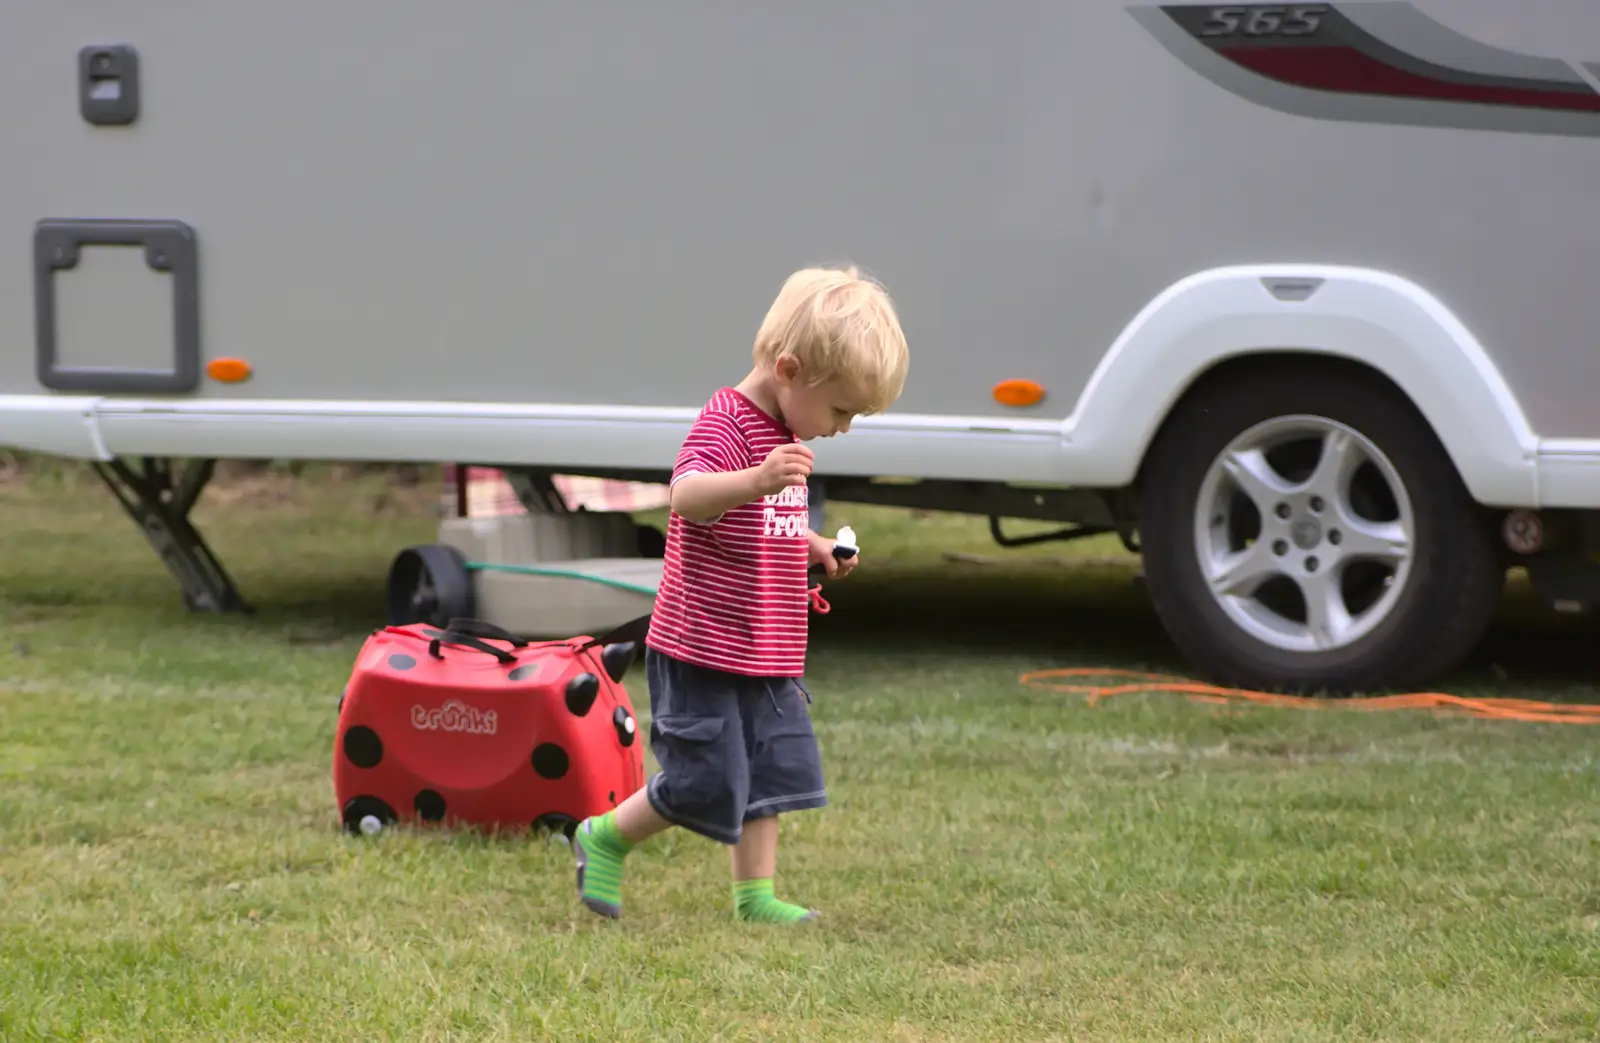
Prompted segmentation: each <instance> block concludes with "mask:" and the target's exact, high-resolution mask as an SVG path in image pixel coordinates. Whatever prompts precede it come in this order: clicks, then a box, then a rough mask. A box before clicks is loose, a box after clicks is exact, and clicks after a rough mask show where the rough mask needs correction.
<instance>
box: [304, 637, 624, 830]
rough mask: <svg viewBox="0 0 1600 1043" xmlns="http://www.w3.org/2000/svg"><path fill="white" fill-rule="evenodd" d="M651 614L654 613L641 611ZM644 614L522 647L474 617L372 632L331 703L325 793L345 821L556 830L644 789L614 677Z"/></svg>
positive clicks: (370, 826) (375, 825)
mask: <svg viewBox="0 0 1600 1043" xmlns="http://www.w3.org/2000/svg"><path fill="white" fill-rule="evenodd" d="M646 618H648V617H646ZM642 622H644V621H643V620H635V621H634V622H633V623H630V624H627V625H625V626H623V627H620V628H618V629H617V630H616V631H613V632H612V633H611V634H609V635H606V636H605V637H603V638H592V637H587V636H585V637H576V638H571V639H569V640H565V641H548V642H540V643H534V644H530V643H528V642H526V641H523V640H521V639H519V638H517V637H515V636H514V635H512V634H510V633H507V632H506V631H504V630H501V629H500V628H498V627H495V626H493V625H491V624H488V623H484V622H482V621H479V620H471V619H454V620H451V622H450V623H449V625H448V626H447V627H446V628H445V629H444V630H442V631H441V630H439V629H437V628H435V627H431V626H427V625H425V624H411V625H407V626H391V627H387V628H385V629H383V630H378V631H375V632H374V633H373V634H372V635H370V636H369V637H368V638H367V640H366V642H365V643H364V644H363V645H362V647H361V651H360V653H359V654H358V655H357V657H356V662H355V667H354V669H353V670H352V671H351V675H350V683H349V686H348V687H347V688H346V689H345V694H344V696H343V697H342V698H341V699H340V701H339V723H338V728H337V732H336V735H335V740H334V750H333V788H334V795H335V799H336V800H337V802H338V807H339V813H340V817H341V819H342V820H343V823H344V827H345V828H346V829H348V830H350V831H351V832H358V831H359V832H368V833H370V832H376V831H377V830H378V829H381V828H383V827H385V826H389V825H392V824H395V823H406V824H421V823H440V824H446V825H471V826H476V827H485V828H489V829H495V830H503V829H529V828H537V829H550V830H560V831H562V832H564V833H565V834H566V835H567V836H568V837H569V838H570V837H571V835H572V833H573V831H574V830H575V829H576V827H577V824H578V823H579V822H580V821H582V820H583V819H584V818H586V817H588V816H590V815H594V814H599V813H601V812H604V811H606V810H608V809H610V808H612V807H615V806H616V805H617V804H618V803H620V802H621V801H622V800H624V799H625V798H627V797H628V796H629V795H630V794H632V793H633V792H634V791H635V790H637V789H638V788H639V787H641V786H643V785H644V751H643V743H641V742H640V741H639V735H638V726H637V723H636V721H635V719H634V713H633V704H632V703H631V702H630V701H629V699H628V693H627V690H626V689H625V688H624V687H623V685H622V678H623V675H624V674H625V673H626V672H627V669H628V667H629V666H630V665H631V664H632V662H633V659H634V654H635V649H636V647H637V643H638V640H639V639H638V638H637V637H636V636H635V637H634V638H633V639H632V640H627V639H624V638H625V636H629V635H634V633H635V632H636V631H638V630H640V629H642V628H641V627H640V626H639V624H640V623H642Z"/></svg>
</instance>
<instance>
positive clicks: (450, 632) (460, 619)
mask: <svg viewBox="0 0 1600 1043" xmlns="http://www.w3.org/2000/svg"><path fill="white" fill-rule="evenodd" d="M486 637H487V638H493V639H494V640H496V641H508V642H510V643H511V646H512V647H513V648H525V647H527V644H528V642H526V641H524V640H522V638H520V637H517V636H516V635H515V634H513V633H511V632H510V631H508V630H503V629H501V628H500V627H497V626H495V625H494V624H493V623H485V622H484V621H483V620H481V619H468V618H466V617H464V616H457V617H456V618H455V619H452V620H451V621H450V624H449V625H448V626H446V627H445V628H444V630H443V631H442V632H438V631H436V632H435V636H434V638H433V640H432V641H429V642H428V654H429V655H431V656H433V657H434V658H435V659H443V658H444V651H443V646H444V645H454V646H457V647H460V648H470V649H473V650H474V651H478V652H483V653H484V654H485V655H492V656H494V657H495V659H497V660H498V661H499V662H500V664H501V665H506V664H509V663H515V662H516V661H517V657H516V656H515V655H514V654H513V653H511V652H507V651H506V650H505V649H503V648H496V647H494V646H493V645H491V644H489V643H487V642H485V641H482V640H480V638H486Z"/></svg>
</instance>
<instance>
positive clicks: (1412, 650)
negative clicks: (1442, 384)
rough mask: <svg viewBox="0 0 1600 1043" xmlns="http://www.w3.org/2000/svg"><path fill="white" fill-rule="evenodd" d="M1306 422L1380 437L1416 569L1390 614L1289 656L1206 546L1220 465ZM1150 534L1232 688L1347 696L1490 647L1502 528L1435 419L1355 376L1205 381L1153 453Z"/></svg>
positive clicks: (1259, 375) (1432, 671) (1204, 653)
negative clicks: (1228, 587)
mask: <svg viewBox="0 0 1600 1043" xmlns="http://www.w3.org/2000/svg"><path fill="white" fill-rule="evenodd" d="M1296 414H1309V415H1312V416H1317V417H1322V418H1326V419H1328V420H1333V421H1336V422H1338V423H1341V424H1344V425H1346V426H1347V427H1349V428H1352V429H1354V430H1355V431H1357V432H1359V433H1360V434H1361V435H1363V436H1364V437H1366V438H1367V439H1370V440H1371V441H1372V443H1373V444H1374V445H1376V446H1377V448H1378V449H1379V450H1380V451H1381V452H1382V453H1383V454H1384V455H1385V456H1387V457H1388V459H1389V462H1390V463H1391V464H1392V465H1393V466H1394V469H1395V472H1396V473H1397V474H1398V476H1399V479H1400V482H1401V484H1402V485H1403V486H1404V488H1405V491H1406V494H1407V496H1408V497H1409V499H1410V501H1411V507H1412V521H1413V527H1414V538H1413V552H1412V553H1413V557H1412V564H1411V571H1410V575H1409V577H1408V578H1407V580H1406V583H1405V587H1404V589H1402V591H1401V592H1400V594H1399V595H1398V596H1397V597H1396V600H1395V604H1394V606H1393V608H1392V609H1391V610H1390V613H1389V615H1388V616H1387V617H1386V618H1384V619H1383V620H1382V621H1381V622H1379V623H1378V624H1377V626H1376V628H1375V629H1373V630H1372V631H1371V632H1369V633H1367V634H1365V635H1364V636H1362V637H1360V638H1359V639H1357V640H1355V641H1353V642H1352V643H1350V644H1349V645H1346V646H1344V647H1342V648H1334V649H1330V650H1327V651H1295V650H1289V649H1283V648H1279V647H1276V646H1274V645H1272V644H1269V643H1267V642H1265V641H1262V640H1260V639H1258V638H1256V637H1254V636H1253V635H1251V634H1250V633H1248V632H1247V631H1246V630H1244V629H1243V628H1242V627H1241V626H1239V625H1238V624H1237V623H1235V622H1234V620H1233V619H1231V618H1230V617H1229V616H1228V615H1227V613H1225V612H1224V611H1223V609H1222V607H1221V606H1220V605H1219V604H1218V603H1217V600H1216V598H1215V597H1214V596H1213V595H1212V593H1211V591H1210V590H1209V589H1208V587H1207V585H1206V582H1205V579H1204V577H1203V574H1202V571H1201V565H1200V560H1199V557H1198V554H1197V551H1196V548H1195V542H1196V537H1195V532H1196V529H1195V511H1196V508H1197V506H1198V497H1199V496H1200V494H1201V486H1202V483H1203V481H1204V477H1205V475H1206V472H1207V471H1208V469H1209V468H1210V467H1211V464H1212V462H1213V461H1214V460H1215V459H1216V458H1217V456H1218V455H1219V454H1220V453H1221V452H1222V451H1223V450H1224V449H1225V448H1226V447H1227V445H1228V444H1229V443H1230V442H1231V441H1232V440H1233V439H1235V438H1236V437H1238V436H1239V435H1241V434H1243V433H1244V432H1246V431H1247V430H1249V429H1250V428H1251V427H1252V426H1254V425H1256V424H1258V423H1261V422H1263V421H1267V420H1271V419H1273V418H1276V417H1285V416H1293V415H1296ZM1139 528H1140V538H1141V541H1142V544H1143V548H1142V549H1143V556H1144V573H1145V580H1146V584H1147V587H1148V589H1149V591H1150V595H1151V599H1152V601H1153V602H1154V605H1155V609H1156V612H1157V613H1158V615H1159V616H1160V618H1161V621H1162V624H1163V626H1164V627H1165V628H1166V631H1167V633H1168V635H1169V636H1170V637H1171V639H1172V641H1173V643H1174V644H1176V645H1177V646H1178V648H1179V650H1180V651H1181V652H1182V653H1183V654H1184V655H1185V656H1186V657H1187V658H1188V659H1189V660H1190V662H1192V663H1193V664H1195V665H1196V666H1198V667H1199V668H1200V670H1201V671H1203V672H1204V673H1205V674H1207V675H1209V676H1210V677H1212V678H1213V679H1215V680H1217V681H1219V682H1220V683H1223V684H1229V685H1235V686H1240V687H1246V688H1253V689H1260V690H1269V691H1290V692H1299V693H1306V692H1326V693H1329V694H1340V695H1345V694H1354V693H1360V692H1371V691H1378V690H1385V689H1388V690H1393V689H1400V688H1406V687H1409V686H1414V685H1419V684H1426V683H1428V682H1429V681H1430V680H1433V679H1436V678H1437V677H1438V676H1439V675H1440V674H1442V673H1443V672H1445V671H1447V670H1450V669H1452V668H1454V667H1455V666H1457V665H1459V663H1460V662H1461V661H1462V660H1463V659H1465V657H1466V656H1467V655H1468V654H1469V653H1470V652H1471V651H1472V650H1473V648H1474V647H1475V646H1476V645H1477V643H1478V641H1479V640H1480V639H1481V638H1482V636H1483V634H1484V631H1485V630H1486V629H1487V628H1488V626H1489V623H1490V621H1491V619H1492V617H1493V615H1494V612H1495V609H1496V606H1497V604H1498V601H1499V597H1500V593H1501V589H1502V583H1503V579H1504V570H1503V569H1502V568H1501V566H1500V565H1499V564H1498V562H1497V555H1496V546H1495V542H1494V535H1493V530H1492V527H1491V526H1489V525H1487V524H1486V523H1485V521H1484V519H1483V516H1482V512H1481V511H1480V509H1479V508H1478V506H1477V505H1476V504H1475V503H1474V502H1473V500H1472V498H1471V496H1470V495H1469V494H1468V492H1467V490H1466V487H1465V486H1464V485H1463V484H1462V482H1461V479H1460V476H1459V475H1458V474H1457V473H1456V470H1455V467H1454V465H1453V464H1452V463H1451V461H1450V458H1449V457H1448V455H1447V454H1446V453H1445V452H1444V449H1443V447H1442V446H1441V445H1440V444H1439V441H1438V439H1437V438H1436V437H1435V435H1434V433H1433V431H1432V429H1431V428H1430V427H1429V426H1428V424H1427V422H1426V420H1424V419H1423V417H1422V416H1421V415H1420V414H1419V413H1418V412H1417V410H1416V409H1415V407H1414V406H1413V405H1412V404H1411V402H1410V401H1409V400H1408V399H1407V398H1406V397H1405V396H1404V395H1403V394H1401V393H1400V392H1399V391H1397V390H1396V389H1395V388H1394V387H1393V386H1391V385H1389V384H1388V383H1386V382H1385V381H1383V380H1381V379H1378V378H1375V377H1372V376H1369V375H1366V374H1363V373H1360V372H1356V371H1351V370H1347V369H1343V368H1326V369H1325V368H1322V367H1316V368H1311V369H1306V368H1295V367H1273V368H1271V369H1262V370H1254V371H1249V372H1244V373H1240V374H1237V375H1229V376H1225V377H1222V378H1220V379H1214V380H1209V381H1206V382H1204V383H1202V384H1201V385H1199V386H1197V387H1196V388H1195V389H1194V391H1193V392H1192V393H1191V394H1190V395H1189V396H1187V397H1186V398H1185V399H1184V400H1183V401H1182V402H1181V403H1180V405H1179V406H1178V408H1177V409H1175V410H1174V412H1173V414H1172V416H1171V417H1170V419H1169V421H1168V422H1167V424H1166V425H1165V426H1164V427H1163V430H1162V432H1161V434H1160V436H1159V437H1158V438H1157V440H1156V441H1155V443H1154V444H1153V445H1152V446H1151V449H1150V452H1149V454H1148V456H1147V458H1146V462H1145V466H1144V469H1143V474H1142V477H1141V502H1140V526H1139Z"/></svg>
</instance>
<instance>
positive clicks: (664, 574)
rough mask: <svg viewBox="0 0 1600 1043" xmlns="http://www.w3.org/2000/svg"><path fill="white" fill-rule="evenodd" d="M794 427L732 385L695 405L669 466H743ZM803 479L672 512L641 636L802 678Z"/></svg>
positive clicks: (684, 653)
mask: <svg viewBox="0 0 1600 1043" xmlns="http://www.w3.org/2000/svg"><path fill="white" fill-rule="evenodd" d="M793 441H795V436H794V433H793V432H792V431H790V430H789V429H788V428H787V427H785V426H784V425H783V424H781V423H780V422H779V421H778V420H777V419H775V418H774V417H772V416H770V415H768V414H767V413H766V412H764V411H763V410H762V409H760V408H759V407H758V406H756V404H755V403H754V402H751V401H750V400H749V399H748V398H746V397H745V396H744V395H742V394H740V393H739V392H738V391H735V390H733V389H732V388H723V389H721V390H720V391H718V392H717V393H716V394H715V395H713V396H711V401H710V402H707V403H706V405H705V408H704V409H702V410H701V411H700V415H699V417H698V418H696V420H695V422H694V424H693V425H692V426H691V427H690V429H689V435H688V437H687V438H685V439H684V442H683V448H681V449H680V450H679V451H678V459H677V462H676V463H675V464H674V466H673V470H672V482H673V483H674V484H675V483H676V482H677V481H678V480H679V479H680V478H682V477H683V476H684V475H688V474H695V473H697V472H705V471H742V470H744V469H745V468H747V467H754V466H756V465H757V464H759V463H761V461H763V460H765V459H766V458H767V454H768V453H770V452H772V450H774V449H776V448H777V447H778V446H780V445H785V444H787V443H790V442H793ZM807 503H808V500H807V496H806V487H805V486H803V485H796V486H791V487H789V488H788V489H785V490H784V491H783V492H781V493H778V494H776V495H773V496H765V497H762V498H760V499H758V500H756V501H754V502H752V503H747V504H743V505H741V506H739V507H735V508H733V509H732V510H730V511H728V512H727V513H726V514H724V515H722V517H720V518H718V519H716V520H715V521H713V522H710V523H707V524H705V525H696V524H694V523H693V522H690V521H688V520H686V519H684V518H683V517H681V516H680V515H679V514H678V513H677V512H676V511H673V512H672V513H671V514H670V515H669V516H668V521H667V557H666V562H665V564H664V565H663V567H662V570H661V587H660V589H659V591H658V592H657V594H656V601H655V610H654V613H653V615H652V616H651V619H650V631H649V635H648V636H647V637H646V638H645V643H646V644H647V645H648V646H649V647H651V648H653V649H655V650H656V651H658V652H661V653H663V654H665V655H669V656H672V657H673V658H675V659H681V660H684V661H685V662H689V663H695V664H697V665H699V666H705V667H710V668H712V669H714V670H726V671H728V672H730V673H737V674H751V675H755V676H757V677H799V676H801V675H802V674H804V673H805V664H806V624H807V617H806V610H807V598H806V566H807V557H808V550H807V547H808V540H807V537H808V536H809V534H810V532H811V527H810V523H809V519H810V513H809V511H808V510H807Z"/></svg>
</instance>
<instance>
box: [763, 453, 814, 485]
mask: <svg viewBox="0 0 1600 1043" xmlns="http://www.w3.org/2000/svg"><path fill="white" fill-rule="evenodd" d="M812 459H813V456H812V453H811V450H809V449H807V448H806V447H805V446H803V445H801V444H800V443H799V442H791V443H788V444H786V445H780V446H779V447H778V448H776V449H774V450H773V451H772V452H770V453H768V454H767V458H766V459H765V460H763V461H761V463H760V464H759V465H758V466H757V467H756V488H757V489H758V490H759V491H760V494H761V495H762V496H771V495H773V494H774V493H780V492H782V491H783V490H785V489H787V488H788V487H789V486H791V485H804V484H806V476H807V475H809V474H810V473H811V461H812Z"/></svg>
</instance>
